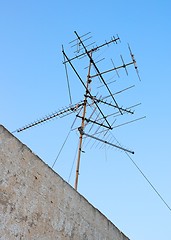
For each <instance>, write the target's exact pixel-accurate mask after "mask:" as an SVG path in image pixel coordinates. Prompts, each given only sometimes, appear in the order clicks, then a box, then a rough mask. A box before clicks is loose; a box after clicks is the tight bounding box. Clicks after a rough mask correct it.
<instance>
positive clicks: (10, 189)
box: [0, 126, 128, 240]
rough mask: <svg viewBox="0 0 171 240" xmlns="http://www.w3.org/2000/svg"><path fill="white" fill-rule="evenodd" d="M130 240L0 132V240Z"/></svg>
mask: <svg viewBox="0 0 171 240" xmlns="http://www.w3.org/2000/svg"><path fill="white" fill-rule="evenodd" d="M10 239H24V240H25V239H31V240H33V239H36V240H37V239H40V240H44V239H50V240H53V239H59V240H62V239H66V240H69V239H74V240H96V239H98V240H128V238H127V237H126V236H125V235H124V234H123V233H121V232H120V231H119V230H118V229H117V228H116V227H115V226H114V225H113V224H112V223H111V222H110V221H109V220H108V219H107V218H106V217H105V216H104V215H103V214H101V213H100V212H99V211H98V210H97V209H95V208H94V207H93V206H92V205H91V204H89V203H88V201H87V200H86V199H85V198H84V197H82V196H81V195H80V194H79V193H77V192H76V191H75V190H74V189H73V188H72V187H71V186H70V185H68V184H67V183H66V182H65V181H64V180H63V179H62V178H61V177H60V176H59V175H58V174H56V173H55V172H54V171H53V170H52V169H50V168H49V167H48V166H47V165H46V164H45V163H44V162H43V161H42V160H41V159H39V158H38V157H37V156H35V155H34V154H33V153H32V152H31V151H30V150H29V149H28V148H27V147H26V146H25V145H23V144H22V143H21V142H20V141H19V140H18V139H16V138H15V137H14V136H13V135H11V134H10V133H9V132H8V131H7V130H6V129H5V128H4V127H3V126H0V240H10Z"/></svg>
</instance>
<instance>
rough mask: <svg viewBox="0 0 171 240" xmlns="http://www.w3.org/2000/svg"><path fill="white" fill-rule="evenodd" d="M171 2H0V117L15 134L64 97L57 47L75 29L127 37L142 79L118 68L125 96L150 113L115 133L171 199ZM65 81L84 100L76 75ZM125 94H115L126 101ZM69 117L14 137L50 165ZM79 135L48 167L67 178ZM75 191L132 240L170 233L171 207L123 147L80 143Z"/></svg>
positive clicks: (56, 106) (96, 36)
mask: <svg viewBox="0 0 171 240" xmlns="http://www.w3.org/2000/svg"><path fill="white" fill-rule="evenodd" d="M170 9H171V3H170V1H168V0H163V1H154V0H153V1H147V0H145V1H135V0H132V1H111V0H106V1H89V0H87V1H85V2H81V1H66V0H64V1H55V0H50V1H45V0H42V1H40V0H37V1H33V0H30V1H28V0H25V1H21V0H20V1H18V0H16V1H12V0H11V1H9V0H6V1H2V0H1V1H0V82H1V93H0V101H1V104H0V123H1V124H2V125H4V126H5V127H6V128H7V129H8V130H9V131H10V132H13V131H14V130H16V129H17V128H19V127H22V126H23V125H25V124H27V123H30V122H33V121H34V120H36V119H39V118H41V117H43V116H44V115H46V114H49V113H52V112H53V111H58V110H59V109H61V108H62V107H65V106H68V105H69V97H68V90H67V82H66V76H65V70H64V66H63V64H62V60H63V56H62V53H61V45H62V44H63V45H64V46H65V49H66V52H68V51H70V50H69V46H68V43H69V42H70V41H71V40H73V39H74V38H75V35H74V31H75V30H76V31H77V32H78V33H79V34H80V35H82V34H84V33H87V32H89V31H90V32H91V35H92V36H93V39H94V40H96V42H97V44H101V43H103V42H104V41H105V40H108V39H110V37H111V36H113V35H116V34H118V35H119V36H120V38H121V44H120V45H121V46H122V45H125V46H126V44H127V43H128V42H129V43H130V45H131V47H132V50H133V52H134V54H135V57H136V60H137V63H138V67H139V73H140V75H141V79H142V81H141V82H139V80H138V79H137V77H136V75H130V76H131V79H130V77H127V76H126V75H125V74H124V72H123V74H122V76H123V78H124V81H125V82H126V84H125V87H127V86H129V85H131V84H135V85H136V87H135V89H134V91H133V92H131V91H130V92H129V93H130V94H131V98H130V99H131V100H133V99H135V102H134V103H137V102H141V103H142V105H141V106H140V108H139V110H138V117H139V116H144V115H145V116H146V119H145V120H142V121H139V122H136V123H134V124H130V125H126V126H123V127H120V128H117V129H116V130H114V131H113V134H114V136H115V137H116V138H117V139H118V141H119V142H120V143H122V144H123V146H125V147H128V148H130V149H133V150H134V151H135V154H134V156H131V157H132V159H133V161H134V162H135V163H136V164H137V165H138V166H139V168H140V169H141V171H142V172H143V173H144V174H145V176H146V177H147V178H148V180H149V181H150V182H151V183H152V185H153V186H154V187H155V189H156V190H157V191H158V192H159V193H160V195H161V196H162V197H163V199H164V200H165V201H166V203H167V204H168V205H169V206H170V207H171V191H170V184H171V174H170V172H171V144H170V135H171V127H170V122H171V107H170V103H171V100H170V94H171V68H170V63H171V45H170V43H171V27H170V23H171V14H170ZM117 48H118V49H119V46H118V45H117ZM113 50H114V48H112V51H113ZM69 54H70V52H69ZM114 54H115V52H114V51H113V52H111V55H112V56H111V57H113V58H115V55H114ZM122 54H123V56H126V55H127V52H126V50H124V52H122ZM69 56H70V55H69ZM100 66H103V65H102V63H101V65H100ZM104 68H107V69H108V68H109V66H108V65H105V66H104ZM70 84H71V90H72V94H73V102H77V101H79V100H81V99H80V98H79V97H80V96H79V95H78V96H77V93H81V91H82V86H81V84H80V83H79V81H78V80H77V78H76V76H74V75H73V74H72V73H71V78H70ZM114 86H115V85H114ZM114 86H113V87H114ZM128 95H129V94H126V95H124V94H123V95H121V98H120V99H121V101H122V97H123V98H124V99H123V101H125V102H127V96H128ZM73 119H74V116H68V117H65V118H61V119H55V120H54V121H51V122H49V123H46V124H43V125H41V126H37V127H35V128H32V129H30V130H27V131H25V132H22V133H15V136H16V137H17V138H19V139H20V140H21V141H22V142H23V143H25V144H26V145H27V146H28V147H29V148H31V149H32V150H33V152H34V153H36V154H37V155H38V156H40V157H41V158H42V159H43V160H44V161H45V162H46V163H47V164H48V165H49V166H52V164H53V163H54V161H55V159H56V157H57V155H58V153H59V150H60V148H61V146H62V144H63V142H64V140H65V138H66V136H67V133H68V131H69V129H70V126H71V124H72V122H73ZM77 143H78V134H77V133H76V132H72V134H70V136H69V138H68V141H67V143H66V145H65V147H64V149H63V151H62V153H61V155H60V157H59V158H58V160H57V163H56V164H55V167H54V170H55V171H56V172H57V173H59V174H60V175H61V176H62V177H63V178H64V179H65V180H66V181H68V180H69V183H70V184H71V185H72V186H73V183H74V175H75V164H74V167H73V171H71V168H72V164H73V160H74V156H75V152H76V149H77ZM78 191H79V192H80V193H81V194H82V195H83V196H85V198H87V199H88V201H89V202H90V203H92V204H93V205H94V206H95V207H96V208H98V209H99V210H100V211H101V212H102V213H103V214H104V215H106V216H107V218H109V219H110V220H111V221H112V222H113V223H114V224H115V225H116V226H117V227H118V228H119V229H120V230H121V231H123V232H124V233H125V234H126V235H127V236H128V237H129V238H130V239H131V240H137V239H138V240H152V239H155V240H161V239H168V240H169V239H171V210H169V208H168V207H167V206H166V205H165V204H164V203H163V202H162V200H161V199H160V198H159V196H158V195H157V194H156V192H155V191H154V190H153V189H152V187H151V186H150V185H149V183H148V182H147V181H146V180H145V178H144V177H143V176H142V174H140V172H139V171H138V170H137V168H136V167H135V165H134V164H133V163H132V161H130V159H129V158H128V157H127V155H126V154H125V153H124V152H121V151H118V150H116V149H111V148H110V149H108V148H103V149H99V148H98V147H92V148H89V149H88V148H87V149H85V153H84V154H83V156H82V159H81V168H80V178H79V188H78Z"/></svg>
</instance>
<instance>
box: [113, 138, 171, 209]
mask: <svg viewBox="0 0 171 240" xmlns="http://www.w3.org/2000/svg"><path fill="white" fill-rule="evenodd" d="M112 135H113V134H112ZM113 137H114V138H115V140H116V141H117V143H118V145H120V146H121V144H120V142H119V141H118V140H117V139H116V137H115V136H114V135H113ZM124 152H125V154H126V155H127V157H128V158H129V159H130V160H131V162H132V163H133V164H134V166H135V167H136V169H137V170H138V171H139V173H140V174H141V175H142V176H143V178H144V179H145V180H146V182H147V183H148V184H149V185H150V186H151V188H152V189H153V190H154V192H155V193H156V194H157V195H158V197H159V198H160V200H161V201H162V202H163V203H164V204H165V206H166V207H167V208H168V209H169V210H170V212H171V207H170V206H169V205H168V204H167V202H166V201H165V200H164V198H163V197H162V196H161V194H160V193H159V192H158V191H157V189H156V188H155V187H154V185H153V184H152V183H151V182H150V180H149V179H148V178H147V177H146V175H145V174H144V173H143V171H142V170H141V169H140V167H139V166H138V165H137V164H136V162H135V161H134V160H133V159H132V158H131V156H130V155H129V154H128V153H127V152H126V151H124Z"/></svg>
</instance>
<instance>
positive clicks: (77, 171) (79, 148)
mask: <svg viewBox="0 0 171 240" xmlns="http://www.w3.org/2000/svg"><path fill="white" fill-rule="evenodd" d="M89 54H90V56H92V52H90V53H89ZM90 70H91V61H90V64H89V69H88V75H87V84H86V94H85V98H84V107H83V114H82V122H81V127H80V128H79V129H80V137H79V139H80V140H79V146H78V157H77V166H76V177H75V185H74V188H75V190H77V188H78V177H79V169H80V159H81V152H82V142H83V135H82V131H83V130H84V125H85V115H86V108H87V94H88V92H89V84H90V83H91V79H90Z"/></svg>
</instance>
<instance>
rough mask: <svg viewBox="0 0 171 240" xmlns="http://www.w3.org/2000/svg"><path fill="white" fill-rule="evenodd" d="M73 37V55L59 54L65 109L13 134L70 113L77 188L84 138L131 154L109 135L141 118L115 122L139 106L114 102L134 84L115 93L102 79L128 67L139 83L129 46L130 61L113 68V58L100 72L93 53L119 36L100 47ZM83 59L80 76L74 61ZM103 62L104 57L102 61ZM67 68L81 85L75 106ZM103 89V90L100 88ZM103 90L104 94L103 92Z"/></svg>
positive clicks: (117, 40)
mask: <svg viewBox="0 0 171 240" xmlns="http://www.w3.org/2000/svg"><path fill="white" fill-rule="evenodd" d="M74 33H75V35H76V39H74V40H72V41H70V42H69V44H70V47H71V49H73V52H74V56H71V57H68V55H67V54H66V52H65V50H64V47H63V46H62V53H63V64H64V66H65V72H66V79H67V86H68V92H69V100H70V101H69V103H70V104H69V106H68V107H65V108H62V109H61V110H59V111H57V112H55V113H52V114H49V115H48V116H45V117H44V118H41V119H39V120H37V121H34V122H33V123H31V124H28V125H26V126H24V127H22V128H19V129H17V130H16V132H22V131H24V130H26V129H28V128H31V127H34V126H37V125H39V124H41V123H44V122H47V121H49V120H51V119H54V118H56V117H65V116H66V115H69V114H71V113H75V116H76V119H77V121H74V124H73V125H75V124H76V122H77V123H78V125H77V124H76V127H74V126H72V130H77V131H78V134H79V146H78V155H77V164H76V177H75V185H74V187H75V189H76V190H77V188H78V179H79V170H80V160H81V153H82V152H83V144H84V141H85V140H86V139H89V141H90V140H94V141H95V142H96V141H97V142H99V143H101V144H105V145H108V146H110V147H114V148H117V149H119V150H121V151H125V152H127V153H130V154H134V151H131V150H129V149H127V148H125V147H122V146H120V145H118V144H115V143H114V142H113V141H112V139H111V138H108V137H109V134H108V133H109V132H111V131H112V129H114V128H116V127H118V126H123V125H126V124H128V123H132V122H134V121H138V120H140V119H143V118H144V117H140V118H136V119H134V120H131V121H127V122H122V123H119V122H118V120H117V119H118V117H119V116H120V117H122V118H123V117H124V116H125V115H134V113H135V110H134V108H135V107H137V106H139V105H140V104H134V105H131V106H130V105H128V106H123V105H121V104H120V103H119V102H118V100H116V98H117V96H118V95H119V94H123V93H124V92H125V91H127V90H130V89H132V88H133V87H134V85H132V86H129V87H126V88H124V89H120V90H117V91H115V93H113V92H112V90H111V88H110V87H109V84H111V83H115V82H116V80H114V81H112V82H109V81H108V80H106V79H105V76H107V73H110V72H116V74H117V76H118V77H120V75H119V70H120V69H124V70H125V71H126V74H127V75H128V74H129V73H128V70H129V69H128V68H129V67H130V66H134V68H135V70H136V73H137V75H138V78H139V80H140V76H139V72H138V68H137V63H136V60H135V57H134V54H133V53H132V50H131V48H130V46H129V45H128V49H129V53H130V56H131V60H130V61H129V62H125V61H124V58H123V56H122V55H120V59H121V64H120V65H115V64H114V61H113V59H111V62H112V68H109V69H107V70H103V71H101V70H100V68H99V66H98V63H99V62H100V61H101V60H99V61H97V60H96V58H94V54H95V53H96V52H97V51H100V50H101V49H102V48H104V47H110V45H111V44H112V43H113V44H118V43H120V38H119V36H117V37H114V36H113V37H112V38H111V39H110V40H108V41H105V42H104V43H102V44H100V45H96V43H95V42H94V41H93V40H92V36H91V33H90V32H88V33H86V34H84V35H81V36H80V35H79V34H78V33H77V32H76V31H75V32H74ZM83 58H84V59H86V64H87V62H88V67H87V66H86V67H85V66H84V71H85V70H87V73H86V76H85V75H84V76H83V77H82V76H81V74H80V71H81V70H80V69H77V68H78V67H80V64H79V65H78V67H75V64H74V63H75V61H76V60H78V61H83ZM102 59H103V60H104V58H102ZM67 65H69V67H70V69H71V70H72V71H73V73H74V74H75V77H76V79H78V80H79V82H80V83H81V86H82V88H83V91H84V94H83V96H82V100H81V101H79V102H78V103H76V104H72V95H71V89H70V85H71V84H72V82H70V81H69V69H68V68H67ZM97 79H98V82H99V81H100V84H101V86H100V89H99V88H98V87H97V88H96V90H95V89H94V88H95V82H96V83H97ZM102 87H103V88H102ZM99 90H102V93H101V92H100V93H99ZM104 90H105V91H104ZM103 92H105V93H107V95H106V96H104V95H103Z"/></svg>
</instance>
